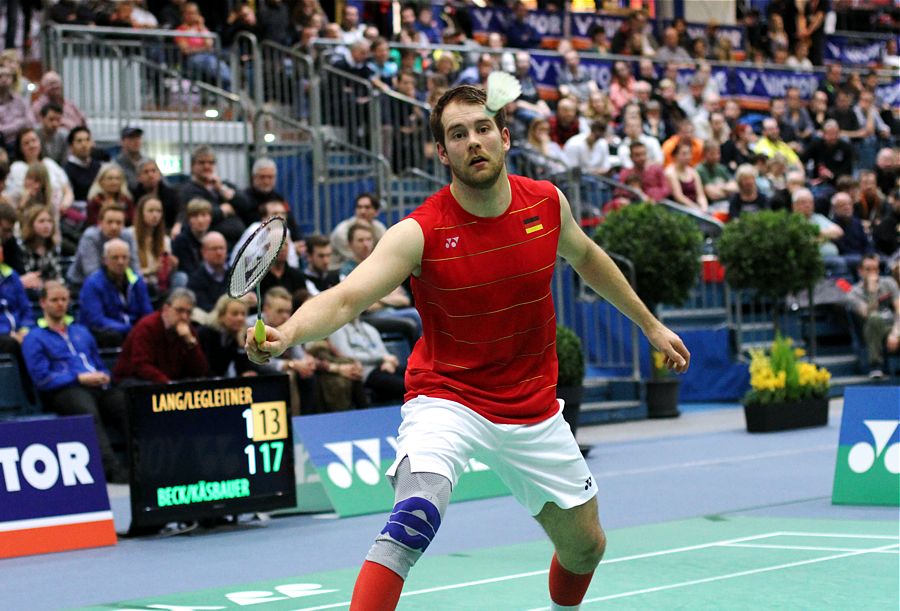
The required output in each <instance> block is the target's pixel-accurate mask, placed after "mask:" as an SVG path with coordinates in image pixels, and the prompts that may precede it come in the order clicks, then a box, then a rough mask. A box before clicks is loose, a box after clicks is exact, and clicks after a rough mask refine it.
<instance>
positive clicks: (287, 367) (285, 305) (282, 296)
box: [259, 236, 327, 416]
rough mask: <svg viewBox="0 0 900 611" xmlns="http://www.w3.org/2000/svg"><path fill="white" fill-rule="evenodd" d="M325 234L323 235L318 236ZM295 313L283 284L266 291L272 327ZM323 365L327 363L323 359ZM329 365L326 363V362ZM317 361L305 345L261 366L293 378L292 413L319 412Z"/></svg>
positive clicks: (267, 318) (267, 315)
mask: <svg viewBox="0 0 900 611" xmlns="http://www.w3.org/2000/svg"><path fill="white" fill-rule="evenodd" d="M319 237H324V236H319ZM293 312H294V308H293V306H292V303H291V294H290V293H288V292H287V291H286V290H285V289H283V288H281V287H280V286H276V287H273V288H271V289H269V290H268V291H266V292H265V293H264V294H263V307H262V314H263V320H265V321H266V324H267V325H269V326H271V327H279V326H281V325H283V324H284V323H286V322H287V321H288V319H289V318H290V317H291V314H292V313H293ZM323 364H325V363H324V362H323ZM325 365H326V367H327V364H325ZM317 368H318V361H317V360H316V359H315V357H313V356H312V355H311V354H308V353H307V352H306V350H304V349H303V346H300V345H295V346H291V347H290V348H288V349H287V350H286V351H285V352H284V353H283V354H282V355H281V356H279V357H277V358H273V359H270V360H269V362H268V363H267V364H266V365H262V366H260V367H259V370H260V373H286V374H287V375H288V377H290V397H291V415H292V416H299V415H300V414H301V413H302V414H303V415H307V414H312V413H316V411H317V409H316V408H317V405H318V401H317V399H316V369H317Z"/></svg>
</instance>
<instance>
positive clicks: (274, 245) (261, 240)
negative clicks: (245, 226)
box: [227, 216, 287, 344]
mask: <svg viewBox="0 0 900 611" xmlns="http://www.w3.org/2000/svg"><path fill="white" fill-rule="evenodd" d="M286 238H287V225H285V223H284V219H283V218H281V217H280V216H273V217H271V218H269V219H267V220H265V221H263V222H262V223H261V224H260V226H259V227H257V228H256V231H254V232H253V233H252V234H251V235H250V237H249V238H248V239H247V241H246V242H244V244H243V245H242V246H241V249H240V250H239V251H238V253H237V256H236V257H235V258H234V266H233V267H232V268H231V270H230V271H229V272H228V282H227V284H228V296H229V297H231V298H233V299H240V298H241V297H243V296H244V295H246V294H247V293H249V292H250V291H252V290H254V289H256V302H257V310H258V312H259V316H257V318H256V326H255V327H254V328H253V337H254V338H255V339H256V343H257V344H261V343H263V342H264V341H266V325H265V323H264V322H263V319H262V298H261V297H260V295H259V281H260V280H262V279H263V276H265V275H266V274H267V273H268V272H269V268H271V267H272V264H273V263H274V262H275V259H276V258H277V257H278V252H279V251H280V250H281V247H282V246H283V245H284V241H285V239H286Z"/></svg>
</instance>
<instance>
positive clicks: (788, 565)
mask: <svg viewBox="0 0 900 611" xmlns="http://www.w3.org/2000/svg"><path fill="white" fill-rule="evenodd" d="M898 545H900V544H898V543H892V544H890V545H883V546H881V547H874V548H871V549H864V550H858V551H854V552H847V553H843V554H835V555H833V556H825V557H823V558H813V559H811V560H801V561H799V562H788V563H785V564H778V565H775V566H767V567H763V568H759V569H751V570H749V571H740V572H738V573H728V574H727V575H718V576H716V577H706V578H704V579H694V580H692V581H683V582H681V583H672V584H669V585H665V586H656V587H653V588H644V589H643V590H632V591H631V592H622V593H620V594H610V595H609V596H600V597H598V598H588V599H585V600H584V601H582V603H581V604H582V605H584V604H588V603H595V602H601V601H604V600H613V599H616V598H625V597H627V596H637V595H639V594H649V593H652V592H661V591H663V590H674V589H675V588H684V587H687V586H693V585H697V584H701V583H711V582H713V581H722V580H724V579H734V578H735V577H745V576H747V575H756V574H758V573H768V572H771V571H780V570H782V569H789V568H793V567H795V566H803V565H806V564H816V563H818V562H827V561H829V560H838V559H840V558H850V557H851V556H860V555H862V554H872V553H877V552H882V551H885V550H889V549H891V548H894V547H897V546H898ZM548 609H549V607H539V608H537V609H532V610H531V611H547V610H548Z"/></svg>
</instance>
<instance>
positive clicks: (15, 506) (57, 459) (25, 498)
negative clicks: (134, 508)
mask: <svg viewBox="0 0 900 611" xmlns="http://www.w3.org/2000/svg"><path fill="white" fill-rule="evenodd" d="M115 543H116V532H115V529H114V526H113V516H112V512H111V511H110V509H109V496H108V495H107V493H106V480H105V479H104V478H103V463H102V461H101V459H100V448H99V447H98V446H97V433H96V432H95V430H94V423H93V421H92V420H91V418H90V416H72V417H67V418H42V419H38V420H23V421H11V422H0V558H9V557H12V556H25V555H29V554H43V553H47V552H61V551H64V550H71V549H81V548H86V547H98V546H101V545H115ZM0 606H2V605H0Z"/></svg>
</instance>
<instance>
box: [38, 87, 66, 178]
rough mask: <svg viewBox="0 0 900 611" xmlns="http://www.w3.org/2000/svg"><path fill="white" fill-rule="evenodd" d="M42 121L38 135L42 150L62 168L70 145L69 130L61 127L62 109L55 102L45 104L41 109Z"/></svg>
mask: <svg viewBox="0 0 900 611" xmlns="http://www.w3.org/2000/svg"><path fill="white" fill-rule="evenodd" d="M40 120H41V122H40V127H38V129H37V134H38V138H40V139H41V150H42V151H44V153H45V154H46V155H47V157H49V158H50V159H52V160H53V161H55V162H56V163H57V165H59V166H62V165H63V164H64V163H65V162H66V156H67V155H68V154H69V143H68V140H67V139H66V138H67V137H68V135H69V130H67V129H64V128H62V127H60V121H61V120H62V108H60V107H59V105H57V104H54V103H53V102H48V103H47V104H44V105H43V106H42V107H41V111H40Z"/></svg>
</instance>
